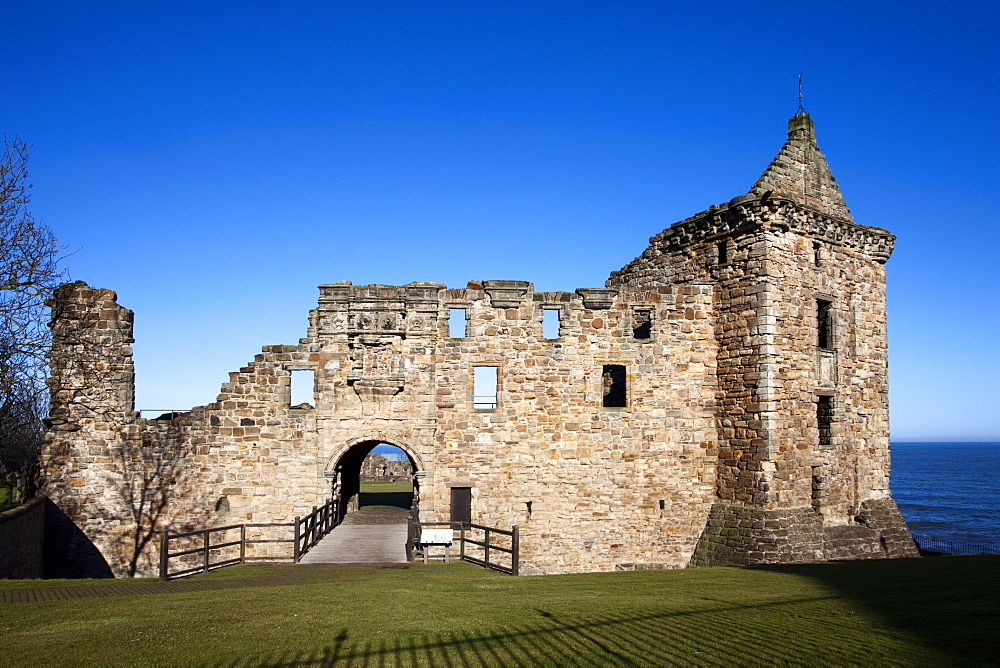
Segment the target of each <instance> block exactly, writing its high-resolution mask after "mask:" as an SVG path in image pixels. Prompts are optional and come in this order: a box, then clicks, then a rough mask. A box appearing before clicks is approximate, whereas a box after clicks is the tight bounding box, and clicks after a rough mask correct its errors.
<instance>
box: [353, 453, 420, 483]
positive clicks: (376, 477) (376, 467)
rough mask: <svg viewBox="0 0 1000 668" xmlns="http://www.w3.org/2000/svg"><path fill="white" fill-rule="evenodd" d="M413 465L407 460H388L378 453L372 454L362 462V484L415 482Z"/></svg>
mask: <svg viewBox="0 0 1000 668" xmlns="http://www.w3.org/2000/svg"><path fill="white" fill-rule="evenodd" d="M413 473H414V471H413V464H411V463H410V461H409V458H407V459H405V460H402V461H400V460H393V459H386V458H385V457H383V456H382V455H380V454H378V453H375V452H373V453H371V454H369V455H368V456H367V457H365V460H364V461H363V462H361V471H360V473H359V475H360V476H361V482H399V483H402V482H410V481H411V480H413Z"/></svg>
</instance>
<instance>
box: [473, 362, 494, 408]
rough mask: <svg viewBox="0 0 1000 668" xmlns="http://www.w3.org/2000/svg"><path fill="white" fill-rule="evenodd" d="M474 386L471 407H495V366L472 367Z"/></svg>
mask: <svg viewBox="0 0 1000 668" xmlns="http://www.w3.org/2000/svg"><path fill="white" fill-rule="evenodd" d="M473 369H474V371H473V373H474V374H475V375H474V385H473V390H472V407H473V408H482V409H490V408H496V407H497V368H496V367H495V366H477V367H473Z"/></svg>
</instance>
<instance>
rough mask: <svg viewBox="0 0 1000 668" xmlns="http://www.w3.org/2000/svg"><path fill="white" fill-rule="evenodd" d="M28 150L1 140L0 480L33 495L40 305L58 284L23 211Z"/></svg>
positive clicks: (39, 409) (53, 260)
mask: <svg viewBox="0 0 1000 668" xmlns="http://www.w3.org/2000/svg"><path fill="white" fill-rule="evenodd" d="M28 148H29V147H28V145H27V144H26V143H25V142H23V141H21V140H20V139H18V138H16V137H15V138H13V139H9V140H8V139H7V137H6V136H4V138H3V155H2V157H0V476H2V477H3V478H5V480H4V482H6V483H7V484H8V485H9V486H10V489H11V490H13V489H14V486H13V485H12V484H11V481H12V480H14V479H16V480H18V481H19V483H18V485H17V488H18V489H19V490H20V496H21V497H22V500H23V498H24V497H25V496H26V495H27V493H32V492H33V487H34V483H35V474H36V472H37V457H38V450H39V446H40V443H41V419H42V417H43V416H44V415H45V413H46V406H47V402H46V391H45V376H46V371H47V367H46V363H45V354H46V352H47V351H48V349H49V343H50V340H51V337H50V334H49V330H48V327H47V326H46V323H47V318H46V315H47V311H46V308H45V304H44V302H45V300H46V298H48V296H49V295H50V294H51V293H52V290H53V289H54V288H55V286H56V285H57V284H58V283H59V282H60V281H61V280H62V278H63V274H62V272H61V271H60V270H59V266H58V265H59V259H60V258H59V252H60V248H59V246H58V243H57V242H56V238H55V236H54V235H53V234H52V232H51V231H50V230H49V228H48V227H46V226H45V225H42V224H41V223H39V222H37V221H36V220H35V219H34V217H33V216H32V215H31V213H30V212H29V211H28V208H27V205H28V202H29V200H30V198H29V195H28V190H29V189H30V188H31V186H30V185H29V184H28V183H27V176H28V169H27V163H28Z"/></svg>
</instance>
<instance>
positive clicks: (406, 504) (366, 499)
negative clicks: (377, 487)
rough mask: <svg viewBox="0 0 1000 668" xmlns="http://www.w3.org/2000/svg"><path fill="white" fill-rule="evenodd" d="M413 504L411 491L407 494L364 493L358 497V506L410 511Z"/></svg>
mask: <svg viewBox="0 0 1000 668" xmlns="http://www.w3.org/2000/svg"><path fill="white" fill-rule="evenodd" d="M412 503H413V490H412V489H411V490H409V491H407V492H365V491H362V492H361V493H360V494H359V495H358V506H359V507H360V508H364V507H366V506H392V507H395V508H404V509H406V510H409V509H410V504H412Z"/></svg>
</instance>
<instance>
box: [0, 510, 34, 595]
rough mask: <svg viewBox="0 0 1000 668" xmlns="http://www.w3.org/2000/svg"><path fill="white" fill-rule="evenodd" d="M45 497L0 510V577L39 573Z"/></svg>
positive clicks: (32, 575) (16, 576) (22, 576)
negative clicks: (0, 511)
mask: <svg viewBox="0 0 1000 668" xmlns="http://www.w3.org/2000/svg"><path fill="white" fill-rule="evenodd" d="M44 528H45V497H44V496H36V497H35V498H33V499H31V500H30V501H28V502H27V503H24V504H22V505H20V506H18V507H16V508H11V509H10V510H5V511H4V512H2V513H0V578H15V579H20V578H40V577H42V563H43V553H42V538H43V536H44Z"/></svg>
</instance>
